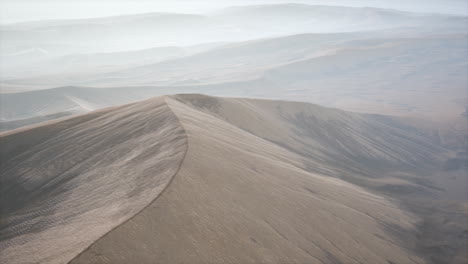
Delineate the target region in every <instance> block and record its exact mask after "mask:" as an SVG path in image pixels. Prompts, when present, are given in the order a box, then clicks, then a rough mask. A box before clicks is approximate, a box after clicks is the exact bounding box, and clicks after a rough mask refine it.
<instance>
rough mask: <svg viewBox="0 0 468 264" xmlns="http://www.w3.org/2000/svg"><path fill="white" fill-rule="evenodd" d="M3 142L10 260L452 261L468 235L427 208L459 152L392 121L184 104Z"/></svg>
mask: <svg viewBox="0 0 468 264" xmlns="http://www.w3.org/2000/svg"><path fill="white" fill-rule="evenodd" d="M0 135H1V137H0V140H1V141H0V143H1V154H2V156H1V157H2V174H1V178H0V179H1V182H2V186H1V195H2V197H1V198H2V199H1V208H2V218H1V228H0V249H1V253H0V260H1V261H2V262H7V263H28V262H32V263H67V262H69V263H73V264H77V263H80V264H81V263H83V264H84V263H116V264H119V263H385V264H388V263H402V264H406V263H430V259H429V258H431V259H432V255H436V257H437V258H435V259H436V260H444V261H445V262H447V261H446V260H448V259H452V258H453V259H454V257H453V256H452V255H453V254H451V252H454V251H450V250H452V249H451V248H452V244H449V245H450V247H448V248H449V249H450V250H448V251H447V250H446V248H447V246H445V245H447V243H446V239H451V238H452V234H453V237H454V236H457V237H458V240H457V241H456V243H459V242H460V241H463V237H462V236H463V235H462V236H460V234H461V233H460V232H461V231H460V230H463V228H468V226H466V224H464V223H463V219H464V218H463V217H464V213H465V212H466V208H465V209H463V207H460V206H459V205H457V204H455V203H451V204H450V207H445V204H444V203H443V201H442V200H441V201H440V204H439V205H437V206H438V207H434V206H436V205H435V204H433V203H432V202H430V201H431V200H430V199H428V198H427V197H432V196H433V195H435V194H440V193H442V191H440V190H439V189H438V188H437V187H436V186H434V185H433V184H434V183H433V182H431V181H430V180H429V178H428V177H425V176H426V174H427V175H428V174H429V172H430V171H432V170H435V169H437V168H438V166H440V164H442V163H443V162H444V161H445V159H446V158H447V157H448V156H449V153H448V151H447V150H445V149H443V148H442V147H440V146H438V145H435V144H433V143H432V141H431V140H429V139H428V138H427V137H426V136H425V135H424V134H421V133H419V131H418V130H415V128H414V127H412V126H411V125H409V124H407V123H403V122H399V121H398V119H394V118H388V117H385V116H379V115H367V114H355V113H350V112H346V111H341V110H336V109H330V108H324V107H320V106H316V105H312V104H306V103H296V102H282V101H267V100H252V99H241V98H217V97H209V96H203V95H176V96H165V97H160V98H155V99H151V100H147V101H143V102H140V103H135V104H130V105H125V106H121V107H117V108H109V109H105V110H101V111H97V112H92V113H90V114H85V115H81V116H76V117H71V118H66V119H62V120H59V121H56V122H54V121H52V122H49V123H47V124H45V125H38V126H35V127H28V128H24V129H18V130H15V131H11V132H7V133H3V134H0ZM439 173H440V172H439ZM413 195H419V196H416V198H418V199H419V198H420V199H422V200H423V201H429V202H426V203H421V202H414V204H413V207H415V208H418V207H419V206H420V205H424V206H425V207H421V211H424V210H427V211H428V212H435V213H434V217H433V219H429V218H425V217H426V214H427V213H424V212H422V213H421V212H417V213H415V211H414V210H411V211H408V208H407V206H408V204H409V202H408V201H410V200H408V199H407V198H404V197H407V196H408V197H412V196H413ZM405 199H406V200H405ZM411 201H412V202H413V200H411ZM415 201H416V200H415ZM403 202H404V204H403ZM437 208H439V209H444V210H446V212H457V213H458V216H457V217H458V218H457V219H458V220H457V221H458V222H456V221H455V222H453V219H451V218H448V217H447V213H443V212H442V211H443V210H439V209H437ZM436 209H437V210H436ZM450 214H452V213H450ZM4 215H5V216H6V217H3V216H4ZM431 221H432V222H431ZM439 222H444V223H450V224H447V225H442V224H441V223H439ZM421 223H423V224H424V225H423V229H421ZM434 223H435V225H436V227H440V226H443V227H444V228H445V227H446V226H448V227H447V228H446V229H444V230H442V231H440V233H435V232H436V231H432V230H436V229H435V228H433V225H434ZM452 226H457V228H458V229H453V228H452ZM425 229H428V230H430V231H432V233H431V232H429V233H427V232H426V233H425V232H424V230H425ZM444 232H445V233H444ZM427 234H429V237H427V238H426V237H425V236H426V235H427ZM431 234H439V235H440V234H441V235H442V236H431ZM446 234H448V236H446ZM435 239H437V241H435ZM451 240H453V241H455V240H454V239H451ZM434 241H435V242H434ZM439 242H440V244H437V243H439ZM460 243H461V242H460ZM421 245H423V246H421ZM455 247H458V248H457V250H458V249H460V250H459V252H461V253H457V254H458V256H457V259H458V260H459V262H458V263H463V261H464V259H465V258H464V255H463V250H462V249H461V244H456V245H455ZM439 250H440V251H439ZM436 251H437V252H439V253H438V254H434V253H433V252H436ZM434 262H435V263H437V261H434ZM439 263H442V262H440V261H439ZM454 263H456V262H454Z"/></svg>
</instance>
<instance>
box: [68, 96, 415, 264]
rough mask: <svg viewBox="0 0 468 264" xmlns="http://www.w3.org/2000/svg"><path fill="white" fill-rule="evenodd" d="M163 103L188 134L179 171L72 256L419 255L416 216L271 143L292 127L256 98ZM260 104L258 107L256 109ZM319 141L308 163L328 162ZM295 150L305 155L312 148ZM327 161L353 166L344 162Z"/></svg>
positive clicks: (307, 259) (411, 259) (358, 258)
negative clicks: (158, 191) (121, 220)
mask: <svg viewBox="0 0 468 264" xmlns="http://www.w3.org/2000/svg"><path fill="white" fill-rule="evenodd" d="M166 101H167V102H168V104H169V106H170V108H171V109H172V110H173V111H174V113H175V114H176V115H177V116H178V117H179V119H180V121H181V123H182V124H183V126H184V128H185V130H186V133H187V136H188V145H189V148H188V152H187V154H186V157H185V159H184V161H183V163H182V167H181V169H180V170H179V172H178V173H177V175H176V176H175V177H174V180H173V181H172V183H171V184H170V185H169V187H168V188H167V189H166V191H165V192H164V193H163V194H162V195H161V196H160V197H159V198H158V199H157V200H156V201H155V202H153V203H152V204H151V205H150V206H149V207H147V208H146V209H144V210H143V211H142V212H141V213H139V214H137V215H136V216H135V217H134V218H132V219H130V220H129V221H128V222H126V223H124V224H122V225H120V226H119V227H117V228H116V229H114V230H113V231H111V232H110V233H108V234H106V235H105V236H104V237H103V238H101V239H99V240H98V241H96V243H94V244H93V245H92V246H91V247H90V248H88V249H87V250H85V251H84V252H83V253H82V254H80V255H79V256H78V257H77V258H75V259H74V260H73V261H71V263H73V264H76V263H423V262H424V261H423V260H422V259H421V258H419V257H418V256H416V254H415V253H413V252H412V251H411V246H410V245H409V243H410V242H411V241H412V240H413V239H414V237H413V235H414V232H415V229H414V228H415V223H416V222H417V220H418V219H417V217H415V216H413V215H411V214H408V213H406V212H404V211H403V210H401V209H400V208H399V207H398V206H397V205H396V204H395V203H394V202H392V201H390V200H388V199H387V198H384V197H382V196H379V195H376V194H372V193H370V192H369V191H366V190H364V189H362V188H360V187H358V186H356V185H353V184H350V183H348V182H345V181H342V180H339V179H337V178H333V177H328V176H324V175H323V174H319V173H316V172H313V171H312V170H308V169H307V166H306V165H307V164H305V163H304V160H305V157H304V156H301V155H299V154H297V153H294V152H293V151H291V150H288V149H287V148H286V147H281V146H279V145H277V144H274V143H273V140H274V139H277V140H280V139H287V136H285V135H288V133H289V132H290V131H288V129H290V128H291V126H289V127H288V126H285V127H283V126H282V125H281V124H282V123H281V122H280V123H279V124H280V125H278V126H274V125H273V126H272V125H271V124H275V122H276V121H280V118H279V117H278V116H277V115H276V114H266V112H268V107H262V106H261V105H262V104H263V103H262V104H259V103H258V102H257V101H252V100H240V99H227V100H224V99H219V98H213V97H206V96H198V95H195V96H177V97H172V98H168V99H167V100H166ZM229 104H231V106H232V104H241V105H242V106H243V107H240V108H236V109H237V110H241V109H244V111H243V112H231V113H232V114H231V115H230V117H231V118H232V119H231V120H229V121H230V122H227V121H226V118H227V117H226V115H223V114H220V113H223V111H224V110H222V109H223V108H224V107H229ZM269 104H272V105H276V107H279V108H281V107H284V105H283V104H280V103H277V102H270V103H269ZM291 104H292V103H291ZM255 105H256V107H257V108H255V109H254V110H253V111H251V112H250V113H249V111H250V110H252V109H251V108H249V107H254V106H255ZM301 107H302V106H299V108H301ZM313 108H314V109H312V110H314V111H319V112H318V113H316V114H317V115H319V116H321V117H322V118H323V119H327V118H328V119H329V121H330V123H333V122H335V121H336V117H333V115H335V114H333V113H334V110H329V109H328V110H327V109H324V108H320V107H315V106H314V107H313ZM261 109H263V110H264V111H265V114H264V113H262V112H258V111H259V110H261ZM288 109H289V110H288V111H293V110H294V108H292V109H291V108H288ZM225 110H226V111H228V110H227V109H225ZM231 110H232V109H231ZM288 111H286V113H287V112H288ZM312 112H313V111H312ZM312 112H309V113H312ZM226 113H227V112H226ZM283 113H284V112H283ZM330 113H331V115H329V114H330ZM255 114H257V115H255ZM305 114H307V113H305ZM343 115H344V118H349V117H352V115H345V114H343ZM234 118H239V120H237V121H235V120H234ZM272 118H276V119H277V120H273V119H272ZM334 120H335V121H334ZM351 121H353V120H350V122H351ZM369 122H370V121H369ZM233 124H236V125H233ZM268 124H270V125H268ZM284 124H285V123H284ZM364 128H365V127H363V129H364ZM248 129H251V130H255V132H256V133H252V132H248V131H247V130H248ZM322 129H328V127H322ZM342 130H344V131H347V130H348V128H347V127H344V128H342ZM371 132H373V133H374V132H375V131H371ZM256 134H257V135H262V136H263V137H264V138H268V137H270V138H271V140H266V139H263V138H262V137H260V136H257V135H256ZM332 136H333V135H330V136H329V137H332ZM352 136H353V137H357V135H352ZM375 137H378V135H376V136H375ZM324 139H326V137H324ZM374 140H377V139H374ZM395 140H397V139H395ZM401 140H403V142H404V143H408V144H411V142H406V141H404V138H402V139H401ZM291 142H292V140H291V141H290V142H286V143H288V144H292V143H291ZM309 142H311V141H310V140H309ZM347 143H348V144H346V143H343V144H344V145H343V147H349V148H351V147H355V148H358V149H359V155H363V156H364V153H368V155H369V156H371V157H375V158H376V159H383V160H384V161H385V162H388V163H392V162H394V163H395V164H399V163H398V161H399V158H402V157H401V156H396V157H393V156H392V154H393V152H391V151H396V150H395V149H393V150H389V152H385V151H384V150H380V152H379V149H376V148H378V147H380V145H379V144H377V145H375V142H372V141H371V142H366V141H365V140H364V139H362V138H361V141H356V142H354V143H353V144H355V145H354V146H351V143H352V140H351V141H348V142H347ZM404 143H402V142H400V143H399V144H400V148H402V150H408V149H409V148H410V147H411V146H408V147H407V148H404V147H402V146H401V145H403V144H404ZM297 144H300V142H299V143H297ZM321 144H324V146H320V145H319V142H317V145H316V148H315V151H316V152H317V153H318V154H317V155H319V156H317V157H316V159H315V160H314V159H313V158H310V160H313V162H319V161H320V159H321V158H322V157H323V159H324V161H325V164H327V162H328V161H327V160H326V158H327V153H326V152H325V153H324V149H326V146H325V145H329V146H332V147H333V144H331V143H330V142H323V143H321ZM336 144H340V142H339V141H337V143H336ZM380 144H382V143H380ZM288 148H289V147H288ZM304 148H311V149H309V151H310V152H313V151H312V149H313V148H314V146H312V145H309V146H307V145H305V146H304ZM360 148H363V149H360ZM290 149H291V148H290ZM292 150H294V149H292ZM335 150H338V149H335ZM419 150H420V149H416V152H417V151H419ZM350 151H351V150H350ZM296 152H297V151H296ZM320 155H322V156H320ZM401 155H406V154H405V153H403V154H401ZM385 158H386V159H388V161H386V160H385ZM336 164H337V165H340V166H339V167H344V168H352V164H351V166H347V164H346V163H343V161H340V162H337V163H336ZM329 166H330V164H328V165H326V167H329ZM326 169H327V168H324V169H323V170H324V171H326ZM337 170H340V169H335V170H331V169H330V170H328V172H329V173H334V172H336V171H337ZM355 173H357V172H355Z"/></svg>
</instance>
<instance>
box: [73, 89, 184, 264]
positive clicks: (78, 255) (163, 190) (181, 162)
mask: <svg viewBox="0 0 468 264" xmlns="http://www.w3.org/2000/svg"><path fill="white" fill-rule="evenodd" d="M166 97H167V96H164V97H163V99H164V102H165V105H166V106H167V107H168V108H169V110H170V111H171V112H172V113H173V114H174V116H175V117H176V119H177V122H178V123H179V126H180V127H181V128H182V131H183V134H184V135H185V138H186V140H187V142H186V144H185V146H186V148H185V151H184V153H183V155H182V159H181V161H180V162H179V166H178V168H177V170H176V171H175V173H174V174H173V175H172V177H171V178H170V179H169V181H168V182H167V184H166V185H165V186H164V187H163V189H162V191H161V192H159V193H158V195H157V196H156V197H155V198H154V199H153V200H152V201H150V202H149V203H148V204H147V205H145V206H144V207H143V208H142V209H141V210H139V211H138V212H137V213H136V214H134V215H133V216H132V217H130V218H128V219H127V220H125V221H124V222H122V223H120V224H119V225H116V226H115V227H114V228H112V229H111V230H109V231H108V232H107V233H105V234H103V235H102V236H100V237H99V238H98V239H96V240H95V241H94V242H93V243H91V244H90V245H89V246H88V247H86V248H85V249H84V250H82V251H81V252H80V253H79V254H77V255H76V256H74V257H73V258H72V259H71V260H69V261H68V262H67V263H68V264H70V263H73V261H74V260H75V259H77V258H79V257H80V256H81V255H82V254H83V253H84V252H86V251H87V250H89V249H90V248H92V247H93V246H94V245H95V244H96V243H97V242H99V240H101V239H102V238H104V237H105V236H107V235H108V234H110V233H112V232H113V231H115V230H116V229H117V228H119V227H120V226H122V225H125V224H126V223H128V222H129V221H131V220H132V219H134V218H135V217H137V216H138V215H139V214H140V213H141V212H143V211H144V210H145V209H146V208H148V207H149V206H151V205H152V204H153V203H155V202H156V200H158V198H159V197H161V196H162V195H163V194H164V192H165V191H166V190H167V188H168V187H169V186H170V185H171V183H172V182H173V181H174V178H175V177H176V176H177V174H178V173H179V171H180V169H181V168H182V164H183V163H184V160H185V157H186V155H187V152H188V148H189V143H188V137H187V132H186V130H185V128H184V126H183V124H182V122H180V119H179V117H178V116H177V114H176V113H175V112H174V111H173V110H172V108H171V107H170V105H169V104H168V103H167V101H166Z"/></svg>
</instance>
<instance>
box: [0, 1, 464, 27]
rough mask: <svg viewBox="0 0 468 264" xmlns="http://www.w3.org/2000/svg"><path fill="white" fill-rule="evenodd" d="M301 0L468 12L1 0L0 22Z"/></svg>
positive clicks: (439, 6) (426, 5)
mask: <svg viewBox="0 0 468 264" xmlns="http://www.w3.org/2000/svg"><path fill="white" fill-rule="evenodd" d="M290 2H295V3H304V4H311V5H337V6H359V7H361V6H368V7H378V8H392V9H398V10H403V11H411V12H426V13H427V12H429V13H447V14H458V15H460V14H461V15H467V14H468V1H466V0H429V1H425V0H394V1H385V0H297V1H284V0H236V1H235V0H219V1H218V0H217V1H214V0H205V1H187V0H174V1H161V0H159V1H149V0H137V1H129V0H114V1H111V0H97V1H91V0H84V1H79V2H77V1H73V0H61V1H59V0H41V1H33V0H2V1H1V2H0V7H1V8H0V23H2V24H5V23H16V22H24V21H33V20H44V19H70V18H91V17H103V16H115V15H122V14H137V13H147V12H171V13H174V12H175V13H204V12H209V11H213V10H215V9H219V8H224V7H227V6H233V5H253V4H279V3H290Z"/></svg>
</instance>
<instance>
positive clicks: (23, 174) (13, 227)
mask: <svg viewBox="0 0 468 264" xmlns="http://www.w3.org/2000/svg"><path fill="white" fill-rule="evenodd" d="M0 141H1V155H2V156H1V161H2V164H1V183H2V184H1V187H0V188H1V199H0V200H1V202H0V203H1V206H0V208H1V209H2V210H1V216H2V218H1V223H0V224H1V229H0V237H1V242H0V262H1V263H66V262H67V261H69V260H70V259H72V258H73V257H74V256H76V255H77V254H78V253H79V252H81V251H83V250H84V249H85V248H86V247H87V246H89V245H90V243H92V242H93V241H95V240H96V239H98V238H99V237H101V236H102V235H104V234H105V233H107V232H109V231H110V230H111V229H112V228H114V227H116V226H118V225H119V224H121V223H123V222H124V221H126V220H128V219H129V218H130V217H132V216H133V215H135V214H136V213H137V212H139V211H140V210H142V209H143V208H144V207H145V206H146V205H148V203H150V202H151V201H153V200H154V199H155V198H156V197H157V196H158V195H159V193H160V192H161V191H162V190H163V189H164V187H165V186H166V185H167V184H168V183H169V181H170V179H171V178H172V176H173V175H174V174H175V173H176V172H177V170H178V169H179V166H180V163H181V161H182V159H183V156H184V155H185V152H186V148H187V144H186V143H187V141H186V137H185V136H184V132H183V129H182V127H181V126H180V125H179V122H178V119H177V117H176V116H175V115H174V114H173V113H172V111H170V110H169V108H168V106H167V105H166V104H165V103H164V100H163V99H162V98H158V99H155V100H151V101H147V102H142V103H139V104H133V105H126V106H122V107H118V108H111V109H106V110H103V111H99V112H94V113H92V114H90V115H83V116H78V117H74V118H71V119H67V120H65V121H61V122H55V123H51V124H48V125H44V126H39V127H35V128H31V129H24V130H20V131H17V132H16V133H7V134H3V135H2V136H1V138H0Z"/></svg>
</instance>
